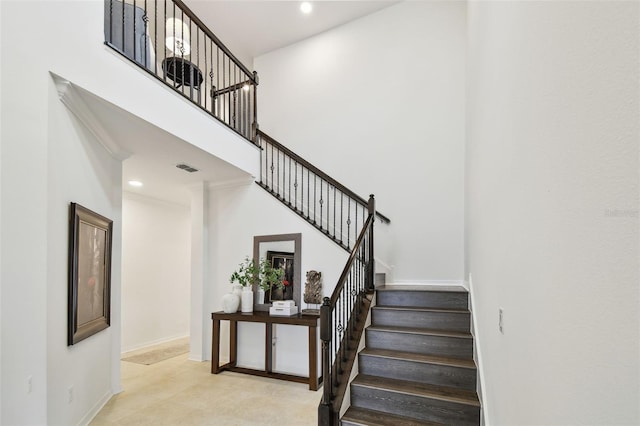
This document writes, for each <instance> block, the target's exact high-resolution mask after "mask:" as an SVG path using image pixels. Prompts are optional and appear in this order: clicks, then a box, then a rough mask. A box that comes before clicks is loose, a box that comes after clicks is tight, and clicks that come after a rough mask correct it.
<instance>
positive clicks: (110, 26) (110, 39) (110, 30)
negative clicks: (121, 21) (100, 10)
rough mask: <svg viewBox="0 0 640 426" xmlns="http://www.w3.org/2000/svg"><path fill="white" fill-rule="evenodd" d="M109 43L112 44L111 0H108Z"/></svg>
mask: <svg viewBox="0 0 640 426" xmlns="http://www.w3.org/2000/svg"><path fill="white" fill-rule="evenodd" d="M109 43H111V44H113V0H109Z"/></svg>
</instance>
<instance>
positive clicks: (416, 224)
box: [254, 1, 466, 282]
mask: <svg viewBox="0 0 640 426" xmlns="http://www.w3.org/2000/svg"><path fill="white" fill-rule="evenodd" d="M465 10H466V6H465V3H464V2H444V1H443V2H437V1H436V2H403V3H399V4H397V5H394V6H392V7H389V8H387V9H384V10H382V11H379V12H377V13H374V14H372V15H369V16H366V17H364V18H362V19H359V20H356V21H354V22H351V23H348V24H346V25H343V26H341V27H338V28H335V29H333V30H331V31H328V32H325V33H323V34H320V35H318V36H316V37H312V38H309V39H307V40H305V41H302V42H300V43H297V44H294V45H291V46H288V47H285V48H283V49H279V50H276V51H274V52H272V53H268V54H265V55H263V56H260V57H258V58H256V59H255V61H254V65H255V68H256V70H257V71H258V73H259V75H260V86H259V96H258V102H259V104H258V107H259V111H260V112H259V121H260V128H261V129H262V130H264V131H266V132H267V133H269V134H270V135H271V136H273V137H275V138H276V139H277V140H279V141H280V142H282V143H283V144H285V145H286V146H288V147H290V148H292V149H293V150H294V151H295V152H297V153H298V154H300V155H302V156H303V157H304V158H306V159H308V160H310V161H311V162H312V163H314V164H315V165H316V166H318V167H320V168H321V169H322V170H324V171H325V172H327V173H328V174H329V175H331V176H333V177H335V178H337V179H338V180H339V181H340V182H342V183H343V184H345V185H346V186H347V187H349V188H351V189H353V190H354V191H355V192H356V193H358V194H360V195H361V196H362V197H364V198H366V197H367V196H368V194H370V193H374V194H375V195H376V200H377V208H378V210H380V211H381V212H382V213H384V214H385V215H387V216H388V217H390V218H391V221H392V224H391V225H390V228H389V232H388V233H386V232H385V233H379V234H378V235H379V236H380V238H378V242H379V243H380V244H378V245H377V255H376V257H378V258H379V260H381V261H382V262H383V263H385V264H388V265H394V266H395V268H394V269H393V271H392V272H391V274H392V276H393V280H394V281H396V282H403V281H404V282H419V281H425V280H462V279H463V207H464V206H463V201H464V195H463V189H464V173H463V172H464V119H465V118H464V113H465V111H464V105H465V101H464V95H465V93H464V85H465V82H464V75H465V74H464V72H465V42H466V40H465V31H466V27H465V25H466V24H465V22H466V21H465ZM383 227H385V225H379V227H378V228H379V229H380V228H383ZM383 238H384V241H383Z"/></svg>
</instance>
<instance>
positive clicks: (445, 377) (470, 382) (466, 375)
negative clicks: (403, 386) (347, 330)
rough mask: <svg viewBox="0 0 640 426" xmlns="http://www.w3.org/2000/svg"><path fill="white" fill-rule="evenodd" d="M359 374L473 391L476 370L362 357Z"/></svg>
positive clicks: (377, 357)
mask: <svg viewBox="0 0 640 426" xmlns="http://www.w3.org/2000/svg"><path fill="white" fill-rule="evenodd" d="M358 365H359V372H360V374H366V375H369V376H379V377H387V378H389V379H400V380H408V381H411V382H418V383H428V384H432V385H440V386H448V387H452V388H458V389H466V390H470V391H473V390H475V389H476V369H475V368H462V367H453V366H449V365H439V364H430V363H426V362H417V361H410V360H401V359H393V358H385V357H379V356H370V355H362V354H361V355H360V356H359V362H358Z"/></svg>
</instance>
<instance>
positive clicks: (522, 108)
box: [466, 2, 640, 425]
mask: <svg viewBox="0 0 640 426" xmlns="http://www.w3.org/2000/svg"><path fill="white" fill-rule="evenodd" d="M639 6H640V5H639V3H638V2H471V3H469V48H468V49H469V50H468V51H469V71H468V76H469V77H468V87H469V93H468V111H467V117H468V122H467V124H468V128H467V132H468V140H467V153H468V154H467V176H466V183H467V203H468V204H467V206H468V215H467V230H468V244H467V245H468V248H467V249H468V272H469V273H470V274H471V275H472V277H473V278H472V290H473V293H474V298H475V308H474V310H475V313H476V315H477V320H478V323H477V324H476V326H477V332H478V334H479V337H480V344H481V347H480V350H481V352H482V359H483V366H484V380H485V391H486V395H485V403H486V405H485V410H488V414H489V417H488V420H489V423H490V424H492V425H514V424H518V425H541V424H544V425H569V424H572V425H575V424H585V425H586V424H600V425H605V424H606V425H614V424H615V425H631V424H638V423H639V422H640V413H639V407H640V404H639V403H638V402H639V401H640V394H639V389H638V387H639V380H638V379H639V377H640V370H639V365H638V364H639V362H640V352H639V345H638V342H639V326H640V318H639V317H638V311H639V309H638V300H639V294H638V279H639V276H638V259H639V257H638V255H639V253H638V237H639V235H638V207H639V205H638V189H639V186H638V171H639V167H638V166H639V164H638V140H639V136H640V135H639V133H640V132H639V123H638V117H639V112H640V111H639V94H640V87H639V75H638V70H639V67H638V65H639V52H640V43H639V40H640V33H639V31H640V30H639V29H640V27H639V26H638V22H640V20H639V18H640V16H639ZM499 307H502V308H503V309H504V327H505V329H504V334H500V333H499V331H498V327H497V325H498V308H499Z"/></svg>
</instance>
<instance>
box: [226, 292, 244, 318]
mask: <svg viewBox="0 0 640 426" xmlns="http://www.w3.org/2000/svg"><path fill="white" fill-rule="evenodd" d="M238 306H240V298H239V297H238V296H237V295H236V294H235V293H227V294H225V295H224V296H222V310H223V311H224V312H225V313H226V314H234V313H236V312H238Z"/></svg>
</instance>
